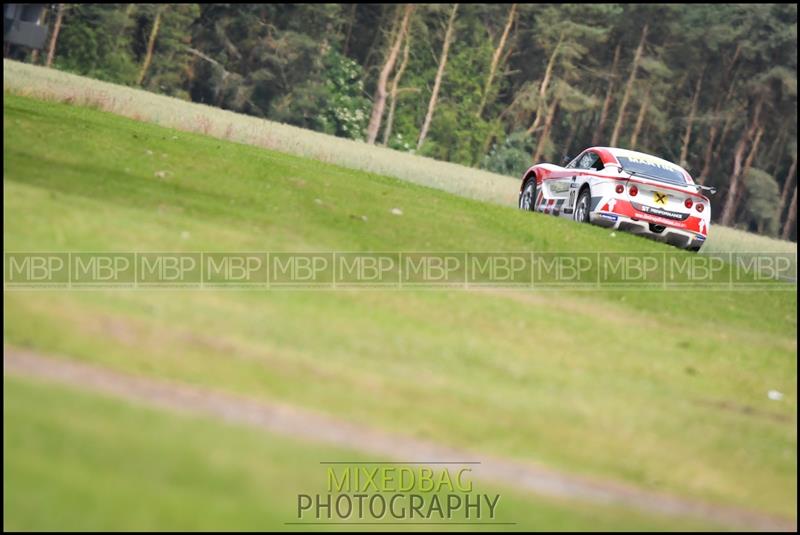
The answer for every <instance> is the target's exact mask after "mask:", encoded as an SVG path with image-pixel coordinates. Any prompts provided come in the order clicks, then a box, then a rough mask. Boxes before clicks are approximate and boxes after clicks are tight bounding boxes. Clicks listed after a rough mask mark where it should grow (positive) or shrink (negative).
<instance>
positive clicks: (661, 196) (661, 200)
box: [653, 191, 667, 204]
mask: <svg viewBox="0 0 800 535" xmlns="http://www.w3.org/2000/svg"><path fill="white" fill-rule="evenodd" d="M653 198H654V199H655V202H656V204H667V194H666V193H659V192H657V191H656V192H655V195H654V197H653Z"/></svg>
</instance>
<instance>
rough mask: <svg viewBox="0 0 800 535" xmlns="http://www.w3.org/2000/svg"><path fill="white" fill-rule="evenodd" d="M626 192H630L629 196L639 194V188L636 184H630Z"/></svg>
mask: <svg viewBox="0 0 800 535" xmlns="http://www.w3.org/2000/svg"><path fill="white" fill-rule="evenodd" d="M628 193H630V195H631V197H636V196H637V195H638V194H639V188H637V187H636V186H631V187H630V189H629V190H628Z"/></svg>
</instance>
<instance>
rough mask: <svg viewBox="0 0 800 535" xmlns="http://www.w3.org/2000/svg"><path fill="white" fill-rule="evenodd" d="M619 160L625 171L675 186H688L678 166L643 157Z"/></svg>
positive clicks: (627, 157) (620, 157)
mask: <svg viewBox="0 0 800 535" xmlns="http://www.w3.org/2000/svg"><path fill="white" fill-rule="evenodd" d="M617 159H618V160H619V163H620V164H621V165H622V168H623V169H625V171H630V172H632V173H638V174H642V175H646V176H647V177H649V178H655V179H657V180H663V181H664V182H671V183H673V184H686V177H685V176H684V175H683V172H682V171H681V170H680V168H679V167H678V166H676V165H672V164H669V163H667V162H663V161H660V160H657V159H655V158H652V159H651V158H646V157H643V156H642V157H640V156H618V157H617Z"/></svg>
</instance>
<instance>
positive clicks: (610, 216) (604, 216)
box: [600, 214, 619, 221]
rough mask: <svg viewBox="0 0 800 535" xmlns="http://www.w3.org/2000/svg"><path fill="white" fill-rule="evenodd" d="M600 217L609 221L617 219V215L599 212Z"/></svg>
mask: <svg viewBox="0 0 800 535" xmlns="http://www.w3.org/2000/svg"><path fill="white" fill-rule="evenodd" d="M600 217H602V218H604V219H609V220H611V221H616V220H617V219H619V218H618V217H617V216H615V215H612V214H600Z"/></svg>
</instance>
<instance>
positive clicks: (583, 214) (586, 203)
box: [574, 188, 592, 223]
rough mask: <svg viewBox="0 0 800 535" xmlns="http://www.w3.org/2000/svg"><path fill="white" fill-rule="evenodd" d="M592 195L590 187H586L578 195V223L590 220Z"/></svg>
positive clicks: (576, 216)
mask: <svg viewBox="0 0 800 535" xmlns="http://www.w3.org/2000/svg"><path fill="white" fill-rule="evenodd" d="M591 201H592V195H591V193H590V192H589V189H588V188H587V189H584V190H583V191H581V194H580V195H578V201H577V202H576V203H575V215H574V217H575V221H577V222H578V223H588V222H589V208H590V206H591Z"/></svg>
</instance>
